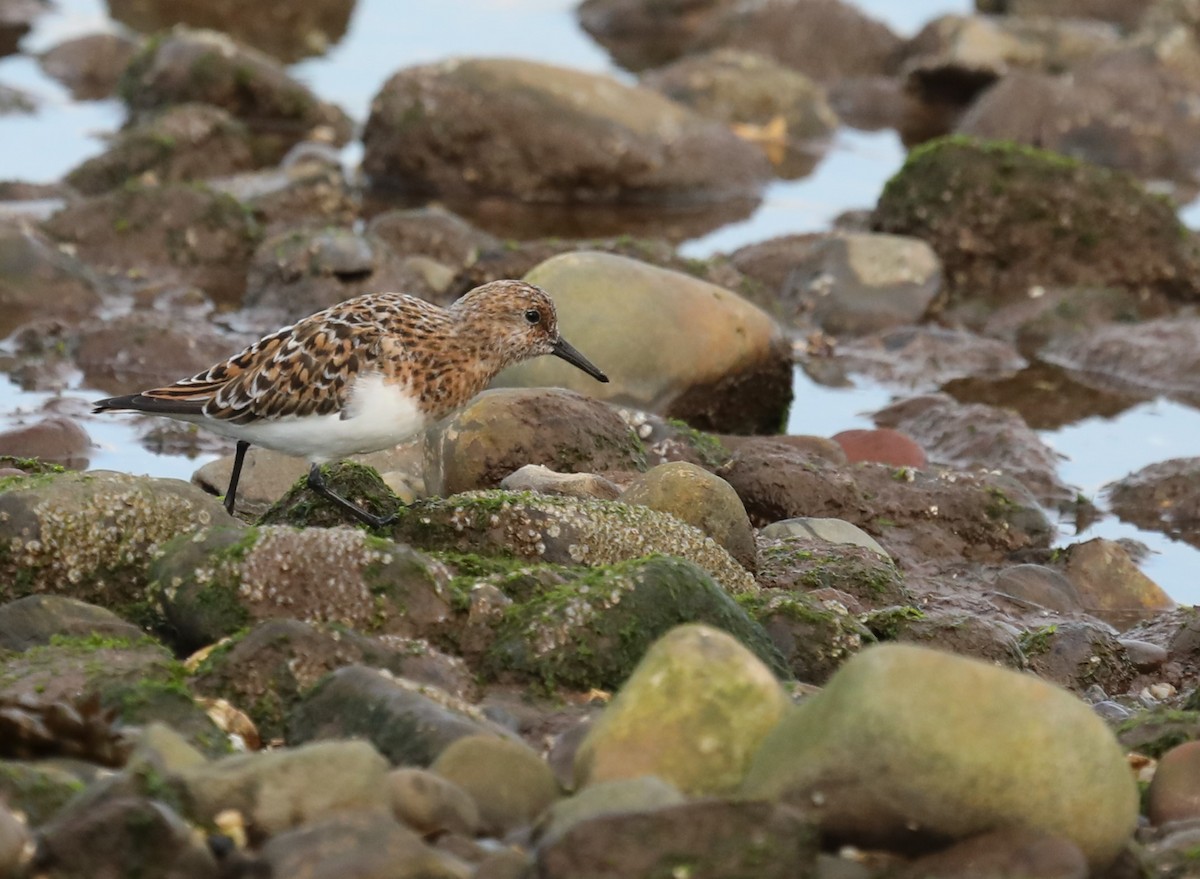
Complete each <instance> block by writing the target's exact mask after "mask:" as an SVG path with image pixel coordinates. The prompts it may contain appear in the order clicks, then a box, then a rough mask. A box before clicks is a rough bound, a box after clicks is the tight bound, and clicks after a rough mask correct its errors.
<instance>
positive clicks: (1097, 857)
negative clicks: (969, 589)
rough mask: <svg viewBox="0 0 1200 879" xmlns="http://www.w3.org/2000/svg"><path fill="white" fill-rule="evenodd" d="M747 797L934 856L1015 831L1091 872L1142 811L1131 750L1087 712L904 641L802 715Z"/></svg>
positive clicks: (825, 830) (852, 666) (779, 733)
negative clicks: (1067, 853) (1075, 849)
mask: <svg viewBox="0 0 1200 879" xmlns="http://www.w3.org/2000/svg"><path fill="white" fill-rule="evenodd" d="M964 778H971V779H973V783H972V784H970V785H969V786H964V785H963V779H964ZM742 793H743V794H744V795H747V796H751V797H771V798H781V799H782V800H783V801H785V802H788V803H793V804H796V805H798V806H800V807H801V808H805V807H807V809H808V811H809V813H810V814H811V815H812V816H813V817H814V818H815V819H816V820H817V821H818V823H819V825H820V828H821V833H822V837H823V838H825V839H828V840H829V841H830V842H831V843H834V844H836V843H837V842H839V841H840V842H842V843H843V844H847V843H848V844H853V845H856V846H864V847H865V846H869V847H872V848H874V847H878V846H886V847H894V846H897V845H904V846H905V847H906V848H908V849H909V850H912V849H913V848H917V849H918V850H920V849H921V848H924V849H929V848H930V847H941V846H943V845H944V844H945V842H946V840H947V839H950V840H955V839H964V838H967V837H970V836H973V835H975V834H978V833H981V832H986V831H988V830H994V829H999V828H1002V827H1005V826H1008V825H1012V824H1014V823H1017V824H1021V825H1023V826H1026V827H1028V828H1030V829H1033V830H1038V831H1042V832H1046V833H1052V834H1054V835H1056V836H1061V837H1064V838H1066V839H1068V840H1071V841H1072V842H1074V843H1075V844H1076V845H1077V846H1079V848H1080V850H1081V851H1082V852H1083V854H1084V856H1085V857H1086V859H1087V861H1088V863H1089V865H1090V866H1091V867H1092V868H1093V869H1100V868H1102V867H1104V866H1105V865H1107V864H1109V863H1110V862H1111V861H1112V860H1113V859H1114V858H1115V857H1116V856H1117V854H1118V853H1119V852H1120V851H1121V849H1122V848H1123V847H1124V846H1125V844H1126V842H1127V841H1128V839H1129V837H1130V835H1131V834H1132V832H1133V830H1134V828H1135V826H1136V823H1137V811H1138V806H1137V790H1136V787H1135V785H1134V783H1133V778H1132V776H1131V775H1130V773H1129V769H1128V767H1127V766H1126V764H1125V759H1124V756H1123V753H1122V751H1121V749H1120V748H1119V747H1118V746H1117V744H1116V742H1115V741H1114V739H1113V737H1112V733H1110V732H1109V730H1108V728H1107V727H1106V726H1105V724H1104V722H1103V721H1102V720H1100V719H1099V718H1098V717H1096V716H1095V715H1094V714H1093V713H1092V711H1091V710H1090V708H1088V707H1087V706H1086V705H1084V704H1082V703H1080V702H1079V701H1077V700H1076V699H1075V698H1074V697H1073V696H1070V695H1069V694H1067V693H1064V692H1062V691H1060V690H1057V689H1056V688H1054V687H1052V686H1051V685H1049V684H1047V683H1045V682H1043V681H1041V680H1039V679H1037V678H1034V677H1032V676H1029V675H1022V674H1015V673H1013V672H1011V671H1008V670H1005V669H998V668H995V667H994V666H992V665H990V664H986V663H980V662H975V661H971V660H967V659H962V658H960V657H954V656H949V655H946V654H942V653H938V652H936V651H932V650H928V649H924V648H917V647H910V646H901V645H880V646H878V647H874V648H872V649H870V650H865V651H863V652H862V653H860V654H858V655H857V656H855V657H854V658H853V659H851V660H850V661H849V662H847V663H846V664H845V665H844V666H843V667H842V668H841V670H840V671H839V672H838V673H837V674H835V675H834V676H833V678H831V679H830V681H829V683H828V684H827V685H826V687H825V689H823V690H822V691H821V692H820V693H819V694H817V695H816V696H814V697H812V698H810V699H809V700H807V701H806V702H805V703H804V704H803V705H801V706H800V707H799V708H798V709H796V710H794V711H793V712H791V713H790V714H789V715H788V716H787V717H786V718H785V719H784V720H783V721H782V722H781V723H780V724H779V725H778V726H777V727H776V728H775V729H774V731H773V732H772V733H771V734H770V735H769V736H768V737H767V739H766V740H765V741H764V742H763V744H762V747H761V748H760V749H759V751H758V753H757V754H756V755H755V756H754V759H753V761H752V763H751V766H750V770H749V774H748V775H747V778H746V783H745V785H744V787H743V790H742ZM814 796H817V797H819V798H820V806H819V807H817V808H813V806H812V803H813V799H812V798H813V797H814Z"/></svg>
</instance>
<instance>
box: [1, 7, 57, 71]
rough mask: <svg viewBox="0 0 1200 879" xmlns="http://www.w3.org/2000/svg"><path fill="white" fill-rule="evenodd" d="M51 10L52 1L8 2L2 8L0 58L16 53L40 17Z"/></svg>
mask: <svg viewBox="0 0 1200 879" xmlns="http://www.w3.org/2000/svg"><path fill="white" fill-rule="evenodd" d="M51 8H53V7H52V6H51V3H50V0H6V2H5V3H4V5H3V6H2V7H0V57H2V56H4V55H12V54H13V53H15V52H16V51H17V44H18V43H19V42H20V41H21V38H22V37H23V36H25V34H27V33H29V30H30V28H32V27H33V23H34V22H35V21H37V18H38V16H40V15H41V14H42V13H44V12H46V11H48V10H49V9H51Z"/></svg>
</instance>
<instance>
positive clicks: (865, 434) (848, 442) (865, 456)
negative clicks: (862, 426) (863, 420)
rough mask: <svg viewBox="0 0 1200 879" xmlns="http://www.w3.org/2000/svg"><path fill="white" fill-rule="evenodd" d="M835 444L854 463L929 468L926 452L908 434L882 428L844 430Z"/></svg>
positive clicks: (834, 439) (835, 435)
mask: <svg viewBox="0 0 1200 879" xmlns="http://www.w3.org/2000/svg"><path fill="white" fill-rule="evenodd" d="M833 441H834V442H835V443H837V444H838V445H839V446H841V447H842V451H843V452H845V453H846V459H847V460H848V461H850V462H851V463H855V462H858V461H875V462H877V463H880V464H892V465H894V466H896V467H917V468H921V467H924V466H925V463H926V460H925V452H924V451H922V449H921V447H920V446H919V445H917V443H916V441H915V440H914V439H913V438H912V437H910V436H909V435H908V434H906V433H901V432H900V431H898V430H892V429H891V428H888V427H880V428H876V429H875V430H843V431H842V432H841V433H838V434H834V436H833Z"/></svg>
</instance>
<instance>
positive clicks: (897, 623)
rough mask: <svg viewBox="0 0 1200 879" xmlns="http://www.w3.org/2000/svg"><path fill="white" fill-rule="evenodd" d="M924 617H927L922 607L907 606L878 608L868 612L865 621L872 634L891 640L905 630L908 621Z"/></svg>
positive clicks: (883, 639)
mask: <svg viewBox="0 0 1200 879" xmlns="http://www.w3.org/2000/svg"><path fill="white" fill-rule="evenodd" d="M923 619H925V613H924V612H923V611H922V610H920V608H916V607H912V606H906V607H889V608H885V609H883V610H877V611H875V612H873V613H870V614H867V618H866V619H865V620H863V622H864V623H866V626H867V628H868V629H870V630H871V634H872V635H874V636H875V637H876V638H878V639H879V640H880V641H891V640H894V639H895V638H896V636H897V635H899V634H900V632H901V631H903V629H904V628H905V626H906V624H907V623H910V622H918V621H920V620H923Z"/></svg>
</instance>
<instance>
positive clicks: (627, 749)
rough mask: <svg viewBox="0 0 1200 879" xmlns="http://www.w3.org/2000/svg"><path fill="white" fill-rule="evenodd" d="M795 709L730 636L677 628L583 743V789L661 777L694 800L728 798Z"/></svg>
mask: <svg viewBox="0 0 1200 879" xmlns="http://www.w3.org/2000/svg"><path fill="white" fill-rule="evenodd" d="M790 704H791V703H790V701H789V699H788V696H787V694H786V693H785V692H784V691H783V688H782V687H781V686H780V685H779V681H778V680H776V678H775V676H774V675H773V674H772V673H771V670H770V669H769V668H768V667H767V666H765V665H764V664H763V663H762V662H761V661H760V660H759V659H758V657H756V656H755V655H754V654H753V653H751V652H750V651H749V650H747V649H746V648H745V647H743V646H742V645H741V644H739V643H738V642H737V641H736V640H735V639H734V638H732V637H730V636H729V635H728V634H727V633H725V632H722V631H719V630H717V629H713V628H710V627H708V626H702V625H687V626H679V627H677V628H675V629H672V630H671V631H670V632H668V633H667V634H666V635H664V636H663V637H662V638H660V639H659V640H658V641H656V642H655V643H654V645H653V646H652V647H651V648H650V649H649V650H648V651H646V655H645V656H644V657H643V658H642V661H641V662H640V663H638V666H637V668H636V669H634V671H633V674H631V675H630V676H629V679H628V680H627V681H626V682H625V684H624V685H623V686H622V687H621V690H620V692H619V693H618V694H617V697H616V698H615V699H614V700H613V701H612V703H611V704H610V705H609V706H608V707H607V708H606V709H605V710H604V713H603V714H601V715H600V718H599V720H597V721H596V723H595V725H594V726H593V727H592V728H591V730H590V731H589V732H588V734H587V737H586V738H585V739H584V740H583V742H582V743H581V744H580V746H579V750H578V752H577V753H576V755H575V780H576V783H577V784H578V785H579V786H581V787H582V786H586V785H589V784H594V783H597V782H604V781H614V780H616V779H619V778H636V777H638V776H641V775H655V776H658V777H659V778H660V779H662V780H664V781H666V782H668V783H669V784H672V785H674V786H675V787H677V788H678V789H679V790H681V791H683V792H684V793H686V794H693V795H704V794H722V793H730V792H732V791H734V790H736V789H737V788H738V787H739V786H740V785H741V783H742V779H743V777H744V776H745V773H746V769H747V767H748V766H749V765H750V760H751V758H752V757H753V755H754V754H755V752H756V751H757V750H758V748H759V746H760V745H761V744H762V741H763V738H764V737H765V736H766V735H767V734H768V733H769V732H770V731H771V730H772V729H773V728H774V727H775V725H776V724H777V723H778V722H779V720H780V718H782V717H783V715H784V712H785V711H786V710H787V708H788V706H789V705H790Z"/></svg>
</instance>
